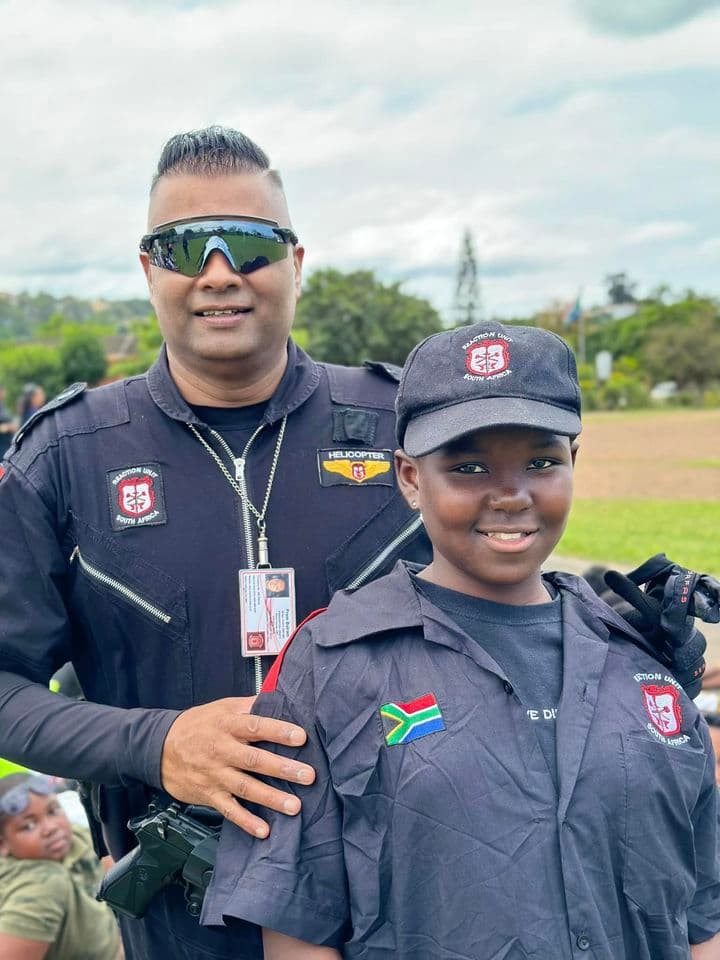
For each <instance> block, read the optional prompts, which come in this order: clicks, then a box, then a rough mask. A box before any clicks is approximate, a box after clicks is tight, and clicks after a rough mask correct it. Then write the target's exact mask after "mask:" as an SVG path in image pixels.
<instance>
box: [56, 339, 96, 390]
mask: <svg viewBox="0 0 720 960" xmlns="http://www.w3.org/2000/svg"><path fill="white" fill-rule="evenodd" d="M60 366H61V368H62V373H63V377H64V379H65V383H75V382H76V381H78V380H84V381H85V382H86V383H89V384H90V386H91V387H92V386H93V385H94V384H96V383H99V382H100V380H102V378H103V377H104V376H105V371H106V370H107V360H106V359H105V351H104V350H103V346H102V343H101V342H100V340H99V339H98V338H97V337H96V336H95V334H94V333H90V332H87V331H84V330H73V331H71V332H70V333H66V334H65V336H64V337H63V339H62V342H61V344H60Z"/></svg>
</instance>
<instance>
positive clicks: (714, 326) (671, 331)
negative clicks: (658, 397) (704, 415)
mask: <svg viewBox="0 0 720 960" xmlns="http://www.w3.org/2000/svg"><path fill="white" fill-rule="evenodd" d="M643 355H644V360H645V367H646V369H647V371H648V372H649V373H650V375H651V376H652V378H653V379H654V380H655V381H656V382H657V381H662V380H675V381H677V384H678V386H679V387H680V388H681V389H684V390H690V391H692V392H697V393H702V391H703V390H706V389H707V388H708V387H710V386H711V385H712V384H714V383H720V317H718V316H717V315H716V316H714V317H713V316H712V315H710V314H709V313H703V314H702V315H701V316H698V317H697V318H696V320H695V322H694V323H693V324H692V326H691V327H689V326H688V324H686V323H681V322H680V321H679V320H675V322H673V323H668V324H665V325H663V326H662V327H659V326H658V327H655V328H654V329H653V330H652V331H651V332H650V334H649V336H648V339H647V343H646V344H645V348H644V350H643Z"/></svg>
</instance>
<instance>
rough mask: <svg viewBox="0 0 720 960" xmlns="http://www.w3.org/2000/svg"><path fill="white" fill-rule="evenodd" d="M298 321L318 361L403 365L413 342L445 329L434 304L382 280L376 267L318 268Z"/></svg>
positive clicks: (398, 285) (300, 309)
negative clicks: (355, 268)
mask: <svg viewBox="0 0 720 960" xmlns="http://www.w3.org/2000/svg"><path fill="white" fill-rule="evenodd" d="M296 325H297V327H298V329H299V330H301V331H303V334H304V335H305V336H306V337H307V347H308V350H309V352H310V353H311V354H312V356H313V357H315V358H316V359H317V360H326V361H329V362H332V363H344V364H351V365H352V364H357V363H360V362H362V361H363V360H364V359H366V358H369V359H372V360H385V361H389V362H392V363H398V364H402V363H404V362H405V358H406V357H407V355H408V353H409V352H410V350H411V349H412V348H413V347H414V346H415V344H416V343H417V342H418V341H419V340H422V339H423V338H424V337H427V336H429V335H430V334H431V333H436V332H437V331H438V330H440V329H441V328H442V321H441V320H440V316H439V314H438V312H437V311H436V310H435V308H434V307H433V306H432V305H431V304H430V303H428V302H427V300H423V299H421V298H420V297H413V296H410V295H408V294H406V293H402V291H401V290H400V284H399V283H391V284H384V283H381V282H380V281H379V280H377V279H376V277H375V275H374V273H373V271H372V270H357V271H355V272H354V273H342V272H341V271H339V270H332V269H327V270H317V271H316V272H315V273H313V274H312V276H311V277H310V278H309V280H308V281H307V283H306V285H305V288H304V291H303V295H302V299H301V300H300V302H299V304H298V310H297V319H296Z"/></svg>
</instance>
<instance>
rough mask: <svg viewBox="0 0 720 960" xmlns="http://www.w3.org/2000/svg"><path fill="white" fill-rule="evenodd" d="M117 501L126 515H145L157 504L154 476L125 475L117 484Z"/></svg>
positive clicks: (121, 511)
mask: <svg viewBox="0 0 720 960" xmlns="http://www.w3.org/2000/svg"><path fill="white" fill-rule="evenodd" d="M117 503H118V507H119V509H120V513H122V514H124V515H125V516H126V517H144V516H146V515H147V514H148V513H150V512H151V511H152V509H153V507H154V506H155V491H154V490H153V479H152V477H147V476H145V477H125V479H124V480H121V481H120V483H119V484H118V485H117Z"/></svg>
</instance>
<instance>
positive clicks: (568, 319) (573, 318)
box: [564, 294, 582, 327]
mask: <svg viewBox="0 0 720 960" xmlns="http://www.w3.org/2000/svg"><path fill="white" fill-rule="evenodd" d="M581 315H582V306H581V305H580V294H578V295H577V297H576V298H575V303H573V304H572V305H571V306H570V308H569V309H568V312H567V313H566V314H565V321H564V325H565V326H566V327H571V326H572V325H573V324H574V323H577V322H578V320H579V319H580V317H581Z"/></svg>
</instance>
